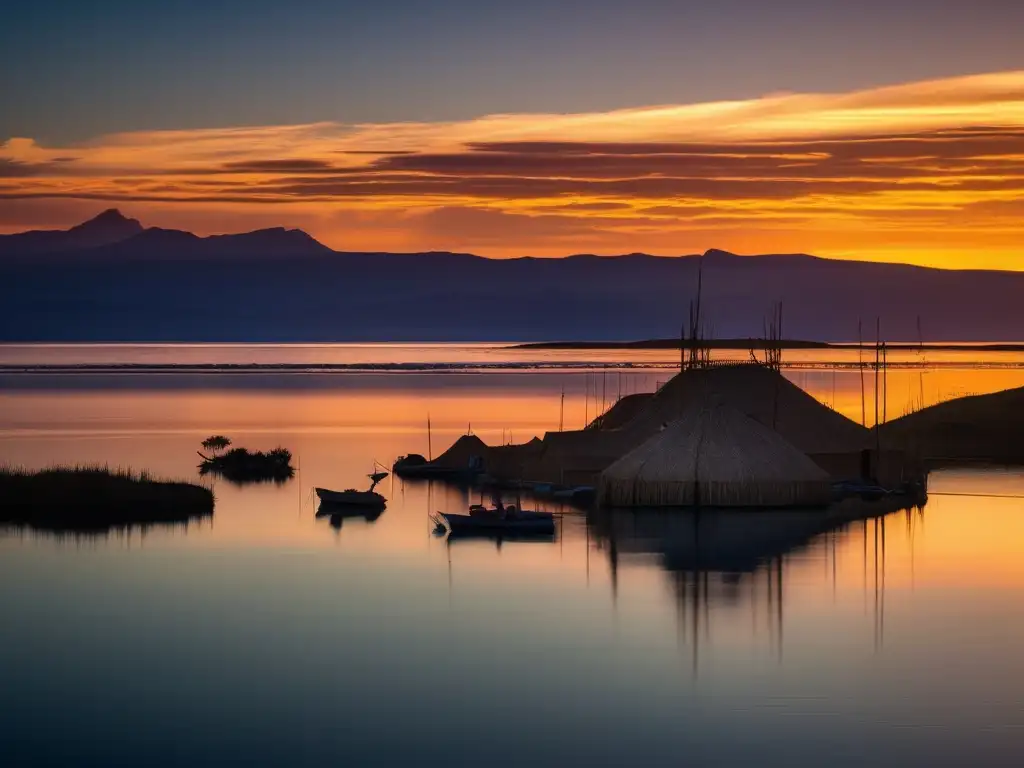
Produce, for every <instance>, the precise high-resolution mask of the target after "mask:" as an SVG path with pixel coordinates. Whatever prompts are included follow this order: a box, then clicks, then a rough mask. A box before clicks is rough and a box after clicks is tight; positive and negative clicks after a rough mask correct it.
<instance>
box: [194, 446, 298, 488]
mask: <svg viewBox="0 0 1024 768" xmlns="http://www.w3.org/2000/svg"><path fill="white" fill-rule="evenodd" d="M230 445H231V439H230V438H228V437H225V436H224V435H212V436H211V437H208V438H206V440H204V441H203V448H204V449H206V450H208V451H210V452H211V453H212V454H213V455H207V454H205V453H203V452H202V451H199V452H198V453H199V457H200V458H201V459H202V463H200V465H199V474H200V475H217V476H219V477H223V478H224V479H225V480H227V481H228V482H230V483H234V484H236V485H247V484H249V483H284V482H287V481H288V480H291V479H292V478H293V477H294V476H295V468H294V467H292V463H291V462H292V454H291V451H289V450H288V449H287V448H274V449H273V450H270V451H266V452H264V451H250V450H248V449H246V448H232V449H231V450H225V449H227V448H228V446H230ZM220 451H225V452H224V453H221V452H220Z"/></svg>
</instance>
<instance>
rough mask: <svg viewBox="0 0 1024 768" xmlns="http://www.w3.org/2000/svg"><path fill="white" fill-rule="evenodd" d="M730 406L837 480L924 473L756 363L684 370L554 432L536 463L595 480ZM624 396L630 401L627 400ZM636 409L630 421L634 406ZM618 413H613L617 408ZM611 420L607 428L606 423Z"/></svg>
mask: <svg viewBox="0 0 1024 768" xmlns="http://www.w3.org/2000/svg"><path fill="white" fill-rule="evenodd" d="M710 400H713V401H715V402H718V403H721V404H723V405H728V406H731V407H732V408H735V409H736V410H737V411H740V412H741V413H743V414H745V415H746V416H749V417H750V418H751V419H753V420H754V421H757V422H759V423H760V424H762V425H764V426H766V427H768V428H770V429H772V430H774V431H775V432H777V433H779V434H780V435H781V436H782V437H783V438H784V439H785V440H786V441H787V442H788V443H790V444H791V445H792V446H793V447H795V448H797V449H798V450H799V451H801V452H802V453H804V454H806V455H807V456H809V457H810V458H811V459H812V460H813V461H814V462H815V463H816V464H817V465H818V466H819V467H821V468H822V469H824V470H825V471H826V472H827V473H828V474H829V475H830V476H831V478H832V479H833V480H852V479H862V478H863V479H867V478H870V479H873V480H876V481H878V482H881V483H882V484H884V485H887V486H894V485H896V484H897V483H899V482H900V481H902V480H910V479H920V476H921V471H920V468H919V465H918V463H917V462H916V461H913V460H911V459H909V458H908V456H907V454H905V453H904V452H903V451H899V450H893V451H883V452H882V453H881V459H879V451H878V446H877V442H876V437H875V435H874V434H873V433H872V432H871V431H870V430H868V429H866V428H864V427H863V426H861V425H860V424H857V423H856V422H854V421H851V420H850V419H848V418H846V417H845V416H843V415H842V414H840V413H838V412H836V411H833V410H832V409H831V408H829V407H828V406H826V405H824V404H823V403H821V402H820V401H818V400H817V399H815V398H814V397H813V396H812V395H810V394H808V393H807V392H805V391H804V390H802V389H800V388H799V387H798V386H796V385H795V384H793V383H792V382H791V381H790V380H789V379H787V378H786V377H785V376H783V375H782V374H781V373H780V372H778V371H776V370H774V369H772V368H769V367H766V366H763V365H757V364H737V365H721V366H713V367H710V368H697V369H690V370H686V371H682V372H680V373H679V374H677V375H676V376H674V377H673V378H672V379H671V380H670V381H669V382H668V383H666V384H665V385H664V386H663V387H662V388H661V389H660V390H658V392H656V393H654V394H653V395H648V396H647V397H645V398H640V399H638V400H635V401H632V402H631V404H630V405H628V406H621V407H620V409H619V410H618V411H616V406H613V407H612V409H611V410H610V411H608V413H607V414H606V415H605V416H606V418H605V419H602V418H599V419H597V420H595V422H593V423H592V424H591V425H590V428H588V429H585V430H581V431H579V432H557V433H548V434H547V435H545V437H544V445H545V449H544V452H543V454H542V456H541V458H540V460H539V462H538V464H537V467H538V476H537V477H535V478H530V479H536V480H541V481H544V482H553V483H561V484H565V485H575V484H581V485H586V484H595V483H596V481H597V478H598V476H599V475H600V473H601V472H602V471H604V470H605V469H607V468H608V466H609V465H611V464H612V463H613V462H614V461H616V460H618V459H619V458H621V457H622V456H624V455H625V454H626V453H628V452H629V451H631V450H633V449H634V448H636V447H637V446H639V445H640V444H641V443H643V442H644V441H645V440H647V439H648V438H650V437H652V436H653V435H655V434H657V433H658V432H659V431H660V430H661V429H663V428H664V427H665V426H667V425H668V424H670V423H671V422H674V421H676V420H678V419H679V418H680V417H681V416H682V415H684V414H685V413H687V412H688V411H689V410H690V409H691V408H692V407H694V406H695V405H700V404H704V403H707V402H709V401H710ZM622 402H624V401H622ZM634 409H635V410H636V411H637V412H636V413H635V414H632V417H631V418H629V419H628V420H627V419H626V418H625V417H626V416H630V415H631V414H630V413H629V412H630V411H633V410H634ZM613 412H614V415H613ZM606 425H607V427H608V428H605V426H606Z"/></svg>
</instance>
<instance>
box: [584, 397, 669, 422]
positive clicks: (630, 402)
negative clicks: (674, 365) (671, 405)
mask: <svg viewBox="0 0 1024 768" xmlns="http://www.w3.org/2000/svg"><path fill="white" fill-rule="evenodd" d="M652 397H654V393H653V392H637V393H635V394H632V395H626V396H625V397H623V398H621V399H619V400H616V401H615V404H614V405H613V406H612V407H611V408H609V409H608V410H607V411H605V412H604V413H602V414H601V415H600V416H598V417H596V418H595V419H594V420H593V421H591V422H590V423H589V424H588V425H587V429H621V428H622V427H624V426H626V425H627V424H629V422H631V421H632V420H633V419H635V418H636V417H637V416H639V415H640V414H641V413H642V412H643V410H644V408H646V407H647V404H648V403H649V402H650V400H651V398H652Z"/></svg>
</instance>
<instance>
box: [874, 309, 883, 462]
mask: <svg viewBox="0 0 1024 768" xmlns="http://www.w3.org/2000/svg"><path fill="white" fill-rule="evenodd" d="M881 351H882V321H881V320H880V319H879V318H877V317H876V318H875V451H876V454H875V455H876V457H879V458H880V457H881V453H882V438H881V435H879V434H878V368H879V365H880V362H881V361H880V359H879V358H880V355H881Z"/></svg>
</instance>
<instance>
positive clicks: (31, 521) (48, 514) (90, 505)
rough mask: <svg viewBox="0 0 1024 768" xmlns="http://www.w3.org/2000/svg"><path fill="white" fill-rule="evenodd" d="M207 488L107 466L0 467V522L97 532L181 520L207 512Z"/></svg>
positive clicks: (209, 497) (209, 505) (209, 507)
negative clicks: (31, 468)
mask: <svg viewBox="0 0 1024 768" xmlns="http://www.w3.org/2000/svg"><path fill="white" fill-rule="evenodd" d="M213 504H214V498H213V492H212V491H211V490H210V489H209V488H204V487H202V486H200V485H194V484H192V483H186V482H178V481H169V480H156V479H153V478H152V477H151V476H150V475H149V474H148V473H146V472H133V471H132V470H128V469H110V468H108V467H54V468H50V469H43V470H40V471H38V472H32V471H28V470H23V469H15V468H10V467H6V468H0V525H14V526H27V527H31V528H37V529H40V530H48V531H71V532H89V531H93V532H100V531H106V530H109V529H111V528H127V527H132V526H148V525H172V524H185V523H188V522H189V521H191V520H196V519H199V518H203V517H208V516H210V515H212V514H213Z"/></svg>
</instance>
